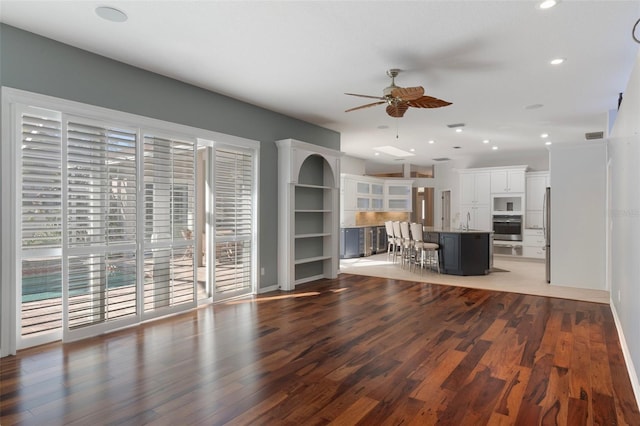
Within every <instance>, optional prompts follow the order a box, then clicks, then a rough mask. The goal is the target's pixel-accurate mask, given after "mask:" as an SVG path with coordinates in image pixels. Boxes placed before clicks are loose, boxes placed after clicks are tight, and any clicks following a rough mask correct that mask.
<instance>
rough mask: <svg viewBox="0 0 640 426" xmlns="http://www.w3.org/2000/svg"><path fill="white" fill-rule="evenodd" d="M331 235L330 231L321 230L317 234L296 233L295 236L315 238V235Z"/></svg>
mask: <svg viewBox="0 0 640 426" xmlns="http://www.w3.org/2000/svg"><path fill="white" fill-rule="evenodd" d="M329 236H331V233H330V232H323V233H318V234H297V235H296V238H317V237H329Z"/></svg>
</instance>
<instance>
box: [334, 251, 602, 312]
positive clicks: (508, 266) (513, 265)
mask: <svg viewBox="0 0 640 426" xmlns="http://www.w3.org/2000/svg"><path fill="white" fill-rule="evenodd" d="M493 266H494V267H495V268H499V269H501V270H505V271H506V272H492V273H490V274H488V275H482V276H470V277H461V276H456V275H445V274H438V273H437V272H433V271H429V270H425V271H423V272H420V270H416V271H409V269H408V268H404V269H403V268H402V267H401V266H400V264H398V263H393V262H391V261H389V260H388V258H387V254H386V253H382V254H376V255H373V256H369V257H360V258H356V259H341V260H340V272H344V273H350V274H357V275H368V276H378V277H385V278H395V279H403V280H410V281H421V282H428V283H432V284H446V285H453V286H461V287H472V288H482V289H486V290H496V291H511V292H515V293H524V294H532V295H536V296H549V297H559V298H563V299H574V300H583V301H587V302H597V303H606V304H609V301H610V297H609V292H608V291H604V290H591V289H582V288H573V287H560V286H555V285H550V284H547V282H546V280H545V276H544V275H545V274H544V262H542V261H538V260H535V259H531V260H525V259H521V258H512V257H507V256H494V259H493Z"/></svg>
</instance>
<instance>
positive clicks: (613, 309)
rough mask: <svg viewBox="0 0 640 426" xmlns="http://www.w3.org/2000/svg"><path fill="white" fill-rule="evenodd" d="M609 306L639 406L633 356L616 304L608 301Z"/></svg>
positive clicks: (637, 383)
mask: <svg viewBox="0 0 640 426" xmlns="http://www.w3.org/2000/svg"><path fill="white" fill-rule="evenodd" d="M609 307H610V308H611V312H612V313H613V320H614V321H615V323H616V329H617V330H618V339H619V340H620V346H621V347H622V355H623V356H624V361H625V364H626V365H627V371H628V372H629V380H631V387H632V388H633V393H634V395H635V396H636V404H638V407H640V382H639V381H638V374H637V372H636V369H635V367H634V365H633V358H632V357H631V352H629V347H628V346H627V341H626V339H625V338H624V333H623V331H622V324H621V323H620V318H618V312H616V306H615V305H614V304H613V300H610V301H609Z"/></svg>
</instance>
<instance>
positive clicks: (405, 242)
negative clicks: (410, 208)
mask: <svg viewBox="0 0 640 426" xmlns="http://www.w3.org/2000/svg"><path fill="white" fill-rule="evenodd" d="M400 235H401V236H402V239H401V243H402V245H401V248H402V251H401V257H402V267H404V265H405V264H406V263H409V269H411V259H412V258H413V244H412V242H413V241H412V240H411V230H410V228H409V222H400Z"/></svg>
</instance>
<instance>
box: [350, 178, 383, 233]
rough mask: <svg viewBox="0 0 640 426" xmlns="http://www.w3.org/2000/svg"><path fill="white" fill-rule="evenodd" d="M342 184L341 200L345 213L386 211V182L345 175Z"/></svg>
mask: <svg viewBox="0 0 640 426" xmlns="http://www.w3.org/2000/svg"><path fill="white" fill-rule="evenodd" d="M341 183H342V189H341V191H340V195H341V197H340V200H341V205H342V210H343V211H353V212H354V213H355V212H366V211H383V210H384V181H382V180H380V179H377V178H369V177H366V176H352V175H347V174H343V175H342V176H341ZM341 222H343V221H341Z"/></svg>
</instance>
